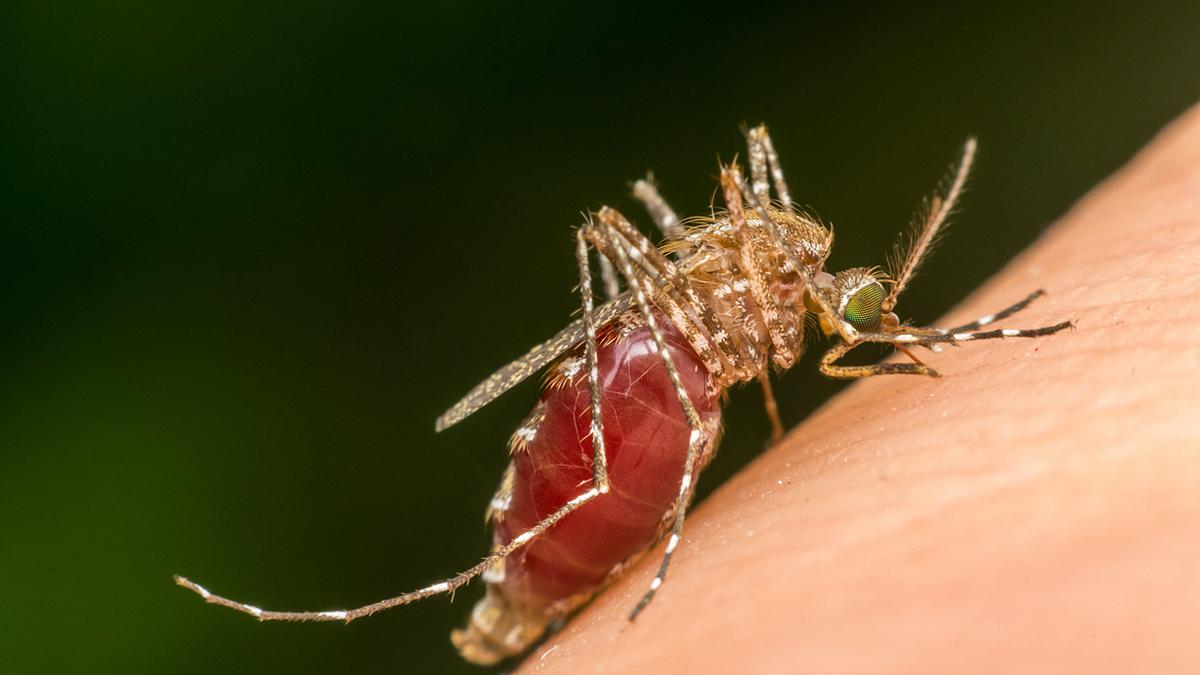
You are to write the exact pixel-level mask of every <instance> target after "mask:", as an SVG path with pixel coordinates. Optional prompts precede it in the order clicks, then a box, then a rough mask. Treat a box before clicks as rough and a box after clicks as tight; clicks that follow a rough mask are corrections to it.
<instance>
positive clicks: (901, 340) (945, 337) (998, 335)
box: [821, 321, 1075, 379]
mask: <svg viewBox="0 0 1200 675" xmlns="http://www.w3.org/2000/svg"><path fill="white" fill-rule="evenodd" d="M1074 325H1075V324H1074V323H1072V322H1070V321H1063V322H1062V323H1056V324H1054V325H1053V326H1043V327H1041V328H1003V329H997V330H988V331H978V332H955V333H951V332H945V333H938V334H936V335H929V334H928V333H927V332H924V331H922V332H919V333H918V332H912V333H864V334H862V335H860V336H859V341H858V342H857V343H853V344H844V343H843V344H839V345H835V346H834V347H833V348H831V349H830V350H829V351H828V352H826V353H825V355H824V356H823V357H821V372H822V373H823V374H824V375H826V376H828V377H833V378H838V379H850V378H856V377H870V376H872V375H928V376H930V377H941V376H940V375H939V374H938V372H937V371H936V370H934V369H932V368H930V367H928V366H926V365H924V364H921V363H878V364H875V365H872V366H839V365H835V362H836V361H837V360H838V359H840V358H841V357H842V356H844V355H845V354H846V352H848V351H850V350H851V349H853V348H855V347H857V346H858V345H859V344H862V343H865V342H882V343H884V344H892V345H896V346H897V347H899V346H901V345H906V344H915V345H921V346H924V347H928V346H931V345H938V344H946V343H949V344H957V343H959V342H977V341H979V340H996V339H1002V338H1035V337H1042V336H1044V335H1053V334H1055V333H1057V332H1059V331H1062V330H1066V329H1067V328H1071V327H1072V326H1074Z"/></svg>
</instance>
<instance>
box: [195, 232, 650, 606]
mask: <svg viewBox="0 0 1200 675" xmlns="http://www.w3.org/2000/svg"><path fill="white" fill-rule="evenodd" d="M586 229H587V228H586V227H585V228H580V230H579V231H578V232H577V234H576V247H575V257H576V261H577V262H578V264H579V293H580V302H581V305H582V308H583V325H584V333H585V350H586V353H587V365H588V390H589V392H590V393H591V412H592V415H591V417H592V439H593V443H592V448H593V458H592V459H593V461H592V467H593V469H592V470H593V475H592V487H591V489H589V490H587V491H585V492H584V493H582V494H580V495H579V496H578V497H575V498H574V499H572V500H570V501H568V502H567V503H566V504H564V505H563V506H562V507H560V508H559V509H558V510H556V511H555V512H554V513H552V514H550V515H549V516H547V517H546V518H545V519H544V520H542V521H541V522H539V523H538V524H536V525H534V526H533V527H531V528H530V529H529V530H526V531H525V532H522V533H521V534H519V535H517V536H516V537H514V538H513V540H512V541H510V542H509V543H508V544H507V545H505V546H503V547H500V548H498V549H496V550H494V551H493V552H492V553H491V555H489V556H487V557H486V558H484V559H483V560H482V561H481V562H480V563H478V564H476V565H475V566H473V567H471V568H470V569H468V570H466V571H465V572H462V573H461V574H458V575H455V576H453V577H451V578H449V579H446V580H444V581H439V582H437V583H435V584H430V585H429V586H425V587H424V588H419V589H417V590H415V591H412V592H409V593H404V594H402V595H398V596H396V597H393V598H388V599H386V600H380V601H379V602H373V603H371V604H369V605H364V606H362V607H357V608H354V609H339V610H329V611H316V612H289V611H275V610H266V609H262V608H260V607H256V606H254V605H250V604H247V603H244V602H239V601H237V600H231V599H229V598H226V597H224V596H220V595H217V594H215V593H212V592H210V591H209V590H208V589H207V588H205V587H204V586H201V585H200V584H198V583H196V582H194V581H192V580H190V579H188V578H186V577H182V576H176V577H175V583H176V584H178V585H180V586H182V587H184V588H186V589H188V590H191V591H193V592H195V593H196V594H197V595H199V596H200V597H202V598H204V600H205V601H206V602H209V603H212V604H216V605H221V606H224V607H228V608H230V609H234V610H237V611H239V612H242V613H244V614H249V615H251V616H253V617H255V618H256V619H258V620H259V621H342V622H345V623H350V622H351V621H353V620H355V619H360V618H363V617H367V616H370V615H372V614H375V613H376V612H381V611H383V610H385V609H391V608H392V607H398V606H400V605H407V604H409V603H412V602H416V601H417V600H421V599H423V598H427V597H430V596H433V595H439V594H442V593H453V592H454V591H455V590H456V589H458V588H460V587H462V586H464V585H466V584H467V583H468V582H469V581H471V579H474V578H475V577H477V576H479V575H480V574H483V573H484V572H486V571H487V570H488V569H489V568H490V567H491V566H492V565H493V564H495V563H496V562H497V561H499V560H502V559H504V558H507V557H508V556H509V555H511V554H512V553H513V552H514V551H516V550H517V549H519V548H521V547H522V546H525V545H526V544H528V543H529V542H530V541H532V540H533V539H534V538H536V537H537V536H538V535H540V534H541V533H543V532H545V531H546V530H547V529H549V528H550V527H551V526H553V525H554V524H555V523H557V522H558V521H560V520H562V519H563V518H565V517H566V516H567V515H568V514H570V513H571V512H572V511H574V510H575V509H578V508H579V507H580V506H583V505H584V504H586V503H587V502H589V501H591V500H592V499H594V498H596V497H597V496H599V495H601V494H605V493H607V492H608V489H609V484H608V458H607V455H606V454H605V448H604V420H603V417H602V416H601V413H600V375H599V372H598V368H597V356H596V351H597V349H596V321H595V308H594V303H593V299H592V278H591V269H590V266H589V264H588V252H589V251H588V245H587V231H586ZM639 288H640V287H639Z"/></svg>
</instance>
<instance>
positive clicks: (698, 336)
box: [597, 206, 737, 377]
mask: <svg viewBox="0 0 1200 675" xmlns="http://www.w3.org/2000/svg"><path fill="white" fill-rule="evenodd" d="M597 217H598V218H599V220H600V224H599V226H597V227H601V228H603V229H604V230H605V231H606V232H607V233H608V234H604V235H602V240H603V246H602V245H601V243H600V242H598V243H597V247H598V248H604V249H606V254H611V248H612V247H613V246H617V247H620V248H621V249H622V250H624V251H625V252H626V255H627V256H628V257H629V258H630V259H631V261H632V262H635V263H637V265H638V268H633V269H634V271H635V272H637V269H639V268H640V269H641V270H644V271H645V273H648V274H649V275H650V277H652V278H663V279H666V281H667V282H668V284H669V287H670V288H671V289H672V290H674V291H675V293H676V295H677V296H678V297H679V298H680V299H682V301H683V302H684V303H685V304H686V305H687V309H689V310H690V313H689V312H683V311H677V310H675V309H674V308H671V307H667V308H664V309H668V310H670V311H669V312H668V313H670V314H671V315H672V320H673V321H675V324H676V326H678V327H679V329H680V330H681V331H683V332H684V334H685V335H686V336H687V338H688V341H689V342H691V343H692V345H693V347H695V348H696V353H697V354H698V355H699V356H700V358H701V360H703V361H704V363H705V365H706V366H708V367H709V370H710V371H711V372H712V373H713V375H714V376H715V377H720V376H721V375H723V374H724V373H725V371H726V369H727V368H729V367H730V359H731V358H732V355H734V354H735V353H736V349H737V347H736V345H734V344H733V335H734V331H733V327H732V326H729V325H727V324H726V323H725V321H724V320H723V318H722V317H720V316H718V315H717V314H715V313H713V312H711V311H706V307H707V306H708V305H707V303H705V302H704V301H703V300H702V299H701V298H700V297H699V294H698V293H697V292H696V289H695V288H693V287H692V283H691V281H690V280H689V279H688V278H687V275H685V274H683V273H682V272H681V271H680V270H679V267H678V266H676V265H675V264H674V263H673V262H671V261H670V260H668V259H667V257H666V256H664V255H663V254H662V252H661V251H659V250H658V249H657V248H655V247H654V244H653V243H651V241H650V240H649V239H647V238H646V236H645V235H643V234H642V233H641V232H638V230H637V228H635V227H634V226H633V224H632V223H630V222H629V220H627V219H626V218H625V216H623V215H621V213H620V212H618V211H617V210H615V209H612V208H609V207H607V206H606V207H604V208H601V209H600V211H599V213H598V214H597ZM610 240H611V241H615V242H616V243H615V244H610V243H609V242H610ZM643 276H644V274H643ZM652 287H653V286H651V285H647V288H652ZM660 297H661V296H660ZM664 301H668V302H674V300H671V299H668V298H664ZM693 317H696V318H698V319H699V321H700V324H701V325H702V326H703V327H704V330H703V331H701V330H699V329H698V327H697V326H696V325H695V319H694V318H693ZM713 342H715V343H716V345H715V347H714V345H713Z"/></svg>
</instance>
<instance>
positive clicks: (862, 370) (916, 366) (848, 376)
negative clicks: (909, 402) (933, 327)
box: [821, 343, 941, 380]
mask: <svg viewBox="0 0 1200 675" xmlns="http://www.w3.org/2000/svg"><path fill="white" fill-rule="evenodd" d="M859 344H862V343H859ZM857 346H858V345H857V344H845V343H841V344H837V345H834V346H833V347H831V348H830V349H829V351H827V352H825V355H824V356H822V357H821V374H822V375H824V376H825V377H831V378H833V379H835V380H853V379H856V378H859V377H873V376H875V375H925V376H928V377H941V375H940V374H939V373H938V372H937V371H936V370H934V369H933V368H930V367H929V366H927V365H925V364H923V363H876V364H873V365H869V366H839V365H837V364H836V361H837V360H838V359H840V358H842V357H843V356H845V355H846V352H849V351H850V350H851V349H854V348H855V347H857Z"/></svg>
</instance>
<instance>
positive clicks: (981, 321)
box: [939, 288, 1046, 333]
mask: <svg viewBox="0 0 1200 675" xmlns="http://www.w3.org/2000/svg"><path fill="white" fill-rule="evenodd" d="M1045 294H1046V291H1044V290H1042V289H1040V288H1039V289H1037V290H1036V291H1034V292H1032V293H1030V294H1029V295H1028V296H1026V297H1025V299H1024V300H1021V301H1020V302H1017V303H1014V304H1012V305H1009V306H1008V307H1005V308H1004V309H1002V310H1000V311H999V312H996V313H995V314H988V315H987V316H981V317H979V318H978V319H975V320H974V321H972V322H971V323H964V324H963V325H961V326H955V327H954V328H947V329H945V330H942V329H939V331H940V332H943V333H969V332H971V331H975V330H979V329H980V328H983V327H984V326H986V325H988V324H990V323H995V322H997V321H1001V320H1003V319H1007V318H1008V317H1010V316H1012V315H1013V314H1016V313H1017V312H1019V311H1021V310H1023V309H1025V308H1026V307H1028V306H1029V305H1031V304H1032V303H1033V301H1034V300H1037V299H1038V298H1040V297H1042V296H1043V295H1045Z"/></svg>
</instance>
